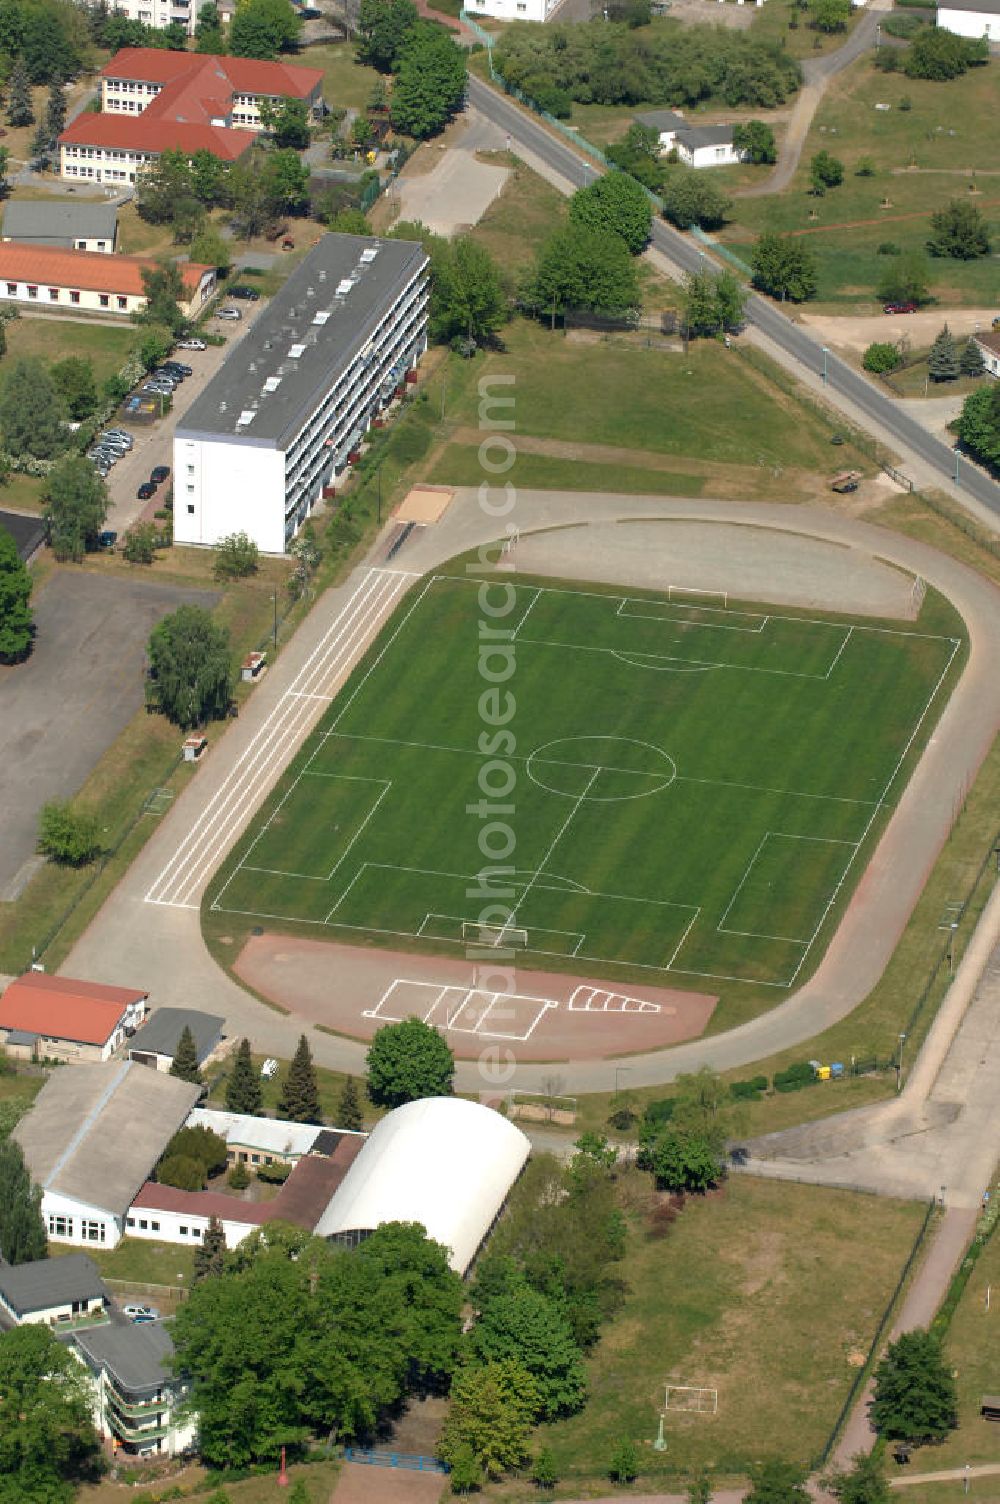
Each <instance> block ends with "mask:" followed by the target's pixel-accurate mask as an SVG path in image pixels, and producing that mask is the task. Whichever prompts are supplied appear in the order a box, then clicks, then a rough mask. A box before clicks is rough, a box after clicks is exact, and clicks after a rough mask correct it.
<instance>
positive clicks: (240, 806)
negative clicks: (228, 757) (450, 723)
mask: <svg viewBox="0 0 1000 1504" xmlns="http://www.w3.org/2000/svg"><path fill="white" fill-rule="evenodd" d="M384 605H385V603H384V601H381V600H380V602H379V603H378V604H377V606H376V612H377V615H376V617H375V619H374V621H373V623H372V625H374V626H375V627H377V625H378V620H379V619H380V615H381V611H382V609H383V607H384ZM367 625H368V623H367V621H366V623H364V626H367ZM362 629H363V628H362ZM359 649H363V644H361V645H359V644H357V643H355V644H348V645H346V646H345V648H344V649H343V650H342V651H343V653H344V654H346V655H350V654H354V653H356V652H357V651H359ZM342 664H343V660H341V661H340V662H339V663H338V664H336V665H334V666H333V669H332V671H336V670H337V669H338V668H340V667H341V666H342ZM300 707H301V709H303V710H304V711H305V715H304V716H302V715H301V714H293V716H292V717H291V718H290V722H289V724H288V725H287V726H286V727H285V728H284V729H283V730H282V731H281V732H280V733H279V734H278V735H277V736H275V737H274V738H273V740H272V746H273V752H274V757H273V758H270V759H266V760H265V763H264V767H263V773H264V776H265V777H266V775H267V773H268V771H269V768H268V764H269V763H271V764H272V765H273V763H274V762H277V763H278V764H279V765H278V766H277V769H276V770H274V769H273V766H272V769H271V771H273V778H272V782H273V781H275V780H276V779H277V777H278V776H280V773H281V771H283V769H284V767H285V766H287V764H288V762H290V761H291V759H292V757H293V756H294V754H295V752H296V751H297V750H298V747H299V745H300V744H301V741H302V739H303V737H304V735H305V734H307V732H308V731H309V730H310V729H311V725H312V712H311V710H310V709H309V707H308V706H304V705H302V703H301V702H300ZM260 760H261V758H260V753H258V755H257V757H256V758H255V764H256V763H259V762H260ZM260 783H261V778H260V776H259V775H255V772H254V769H253V768H251V769H248V770H245V773H244V779H243V787H242V789H240V788H239V787H238V786H237V787H236V788H234V789H233V791H232V794H233V797H232V801H231V805H230V808H229V809H228V810H222V811H220V812H219V814H220V815H224V816H225V817H226V824H225V826H224V827H223V829H222V831H221V832H219V833H218V835H215V836H212V833H211V831H210V830H206V831H205V832H203V837H202V839H203V841H204V840H205V839H207V838H209V837H211V839H212V842H213V845H212V846H211V847H210V848H209V849H208V850H207V851H204V850H203V851H202V852H200V853H199V858H200V868H199V870H197V871H195V872H194V873H193V874H192V873H190V872H189V873H188V874H187V877H188V880H189V882H190V883H192V884H193V886H194V888H195V889H196V888H197V885H198V884H199V883H200V882H201V881H203V880H204V879H205V878H207V877H208V876H209V875H210V870H209V869H210V868H211V866H212V865H213V864H214V865H217V864H218V861H219V860H220V859H221V855H222V852H221V851H220V850H219V846H220V841H221V843H223V844H224V845H225V848H226V849H228V846H229V845H231V844H232V841H233V840H234V839H235V838H236V836H237V835H238V832H239V829H240V828H242V826H243V825H244V824H245V823H246V820H247V819H248V818H249V816H250V815H251V814H252V812H253V809H254V807H255V805H256V804H258V803H259V802H260V801H261V799H262V798H263V797H265V792H266V791H262V790H261V788H260ZM217 818H218V816H216V819H217ZM213 823H215V822H214V821H213ZM239 870H240V868H239V866H237V867H236V868H235V869H234V871H233V873H232V874H231V875H230V877H229V878H228V879H227V881H226V883H225V885H224V886H223V888H222V889H221V890H220V892H219V894H218V895H217V897H216V900H215V902H214V904H213V907H219V903H218V900H219V898H221V896H222V894H223V893H224V892H225V891H226V888H228V886H229V883H230V882H231V881H232V880H233V878H234V877H235V875H236V872H238V871H239ZM178 880H179V879H178ZM154 901H155V900H154ZM160 901H164V900H163V899H160Z"/></svg>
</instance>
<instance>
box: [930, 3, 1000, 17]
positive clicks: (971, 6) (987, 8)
mask: <svg viewBox="0 0 1000 1504" xmlns="http://www.w3.org/2000/svg"><path fill="white" fill-rule="evenodd" d="M938 10H971V11H978V12H979V13H980V15H983V16H997V15H1000V0H940V3H939V4H938Z"/></svg>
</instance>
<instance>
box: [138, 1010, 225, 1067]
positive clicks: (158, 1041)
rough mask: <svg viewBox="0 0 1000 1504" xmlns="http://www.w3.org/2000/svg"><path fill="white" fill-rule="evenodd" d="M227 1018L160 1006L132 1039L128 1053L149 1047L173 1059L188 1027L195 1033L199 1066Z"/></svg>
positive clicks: (220, 1035) (150, 1049) (214, 1042)
mask: <svg viewBox="0 0 1000 1504" xmlns="http://www.w3.org/2000/svg"><path fill="white" fill-rule="evenodd" d="M225 1021H226V1020H225V1019H224V1018H220V1017H219V1016H218V1014H216V1013H199V1012H198V1010H197V1009H195V1008H157V1009H156V1011H155V1012H154V1013H153V1015H152V1017H151V1018H149V1019H148V1020H147V1021H146V1023H144V1024H143V1026H142V1028H141V1029H139V1030H138V1032H137V1033H136V1034H135V1036H134V1038H133V1039H132V1040H131V1042H130V1044H129V1054H130V1055H131V1054H134V1053H135V1052H136V1051H139V1050H148V1051H149V1052H150V1054H153V1055H169V1056H170V1058H171V1060H172V1059H173V1057H174V1055H175V1054H176V1053H177V1045H178V1042H179V1040H180V1037H181V1034H182V1033H183V1032H184V1029H185V1027H186V1028H188V1029H190V1030H191V1033H192V1034H193V1035H194V1047H195V1049H196V1050H197V1052H198V1064H199V1065H200V1064H201V1062H202V1061H203V1060H204V1059H205V1057H206V1056H207V1055H210V1054H211V1053H212V1051H213V1050H214V1049H215V1046H216V1045H217V1044H218V1042H219V1040H220V1039H221V1038H222V1026H223V1024H224V1023H225Z"/></svg>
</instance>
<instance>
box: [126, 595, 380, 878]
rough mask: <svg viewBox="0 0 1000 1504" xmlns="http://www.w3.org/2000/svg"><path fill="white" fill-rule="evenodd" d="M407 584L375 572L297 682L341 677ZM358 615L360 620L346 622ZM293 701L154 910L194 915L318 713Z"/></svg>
mask: <svg viewBox="0 0 1000 1504" xmlns="http://www.w3.org/2000/svg"><path fill="white" fill-rule="evenodd" d="M387 583H388V590H387V589H386V584H387ZM401 583H402V584H403V585H404V586H405V577H403V576H401V575H399V574H392V575H390V576H389V579H388V581H386V580H385V579H384V578H383V577H382V576H381V574H380V572H379V571H374V570H371V571H369V573H368V575H367V576H366V577H365V580H364V581H363V582H362V583H361V585H359V586H358V589H357V590H356V591H355V593H354V595H353V596H352V597H351V599H350V601H348V602H347V603H346V604H345V606H344V608H343V609H342V610H341V612H340V613H339V614H338V616H337V618H336V621H335V622H334V623H333V625H332V626H331V628H330V630H329V632H328V633H327V634H326V636H325V637H324V638H323V639H322V641H321V642H320V643H319V644H318V645H317V647H316V648H314V650H313V652H312V654H311V655H310V657H309V659H308V661H307V663H306V664H305V665H304V667H303V668H302V669H301V670H300V672H299V675H298V678H297V679H296V681H295V682H296V683H299V682H302V681H305V682H306V683H309V682H310V681H315V680H316V679H317V678H323V677H325V676H328V675H330V674H333V673H336V672H338V671H340V669H341V668H342V667H343V665H344V663H345V662H349V661H350V658H351V656H352V655H355V654H358V653H359V652H360V651H362V650H363V646H364V640H365V634H366V633H367V632H368V631H369V630H370V629H371V628H372V627H373V626H377V624H378V621H379V620H380V618H381V616H382V615H384V613H385V611H386V610H387V609H390V608H391V606H392V603H393V601H394V600H395V598H396V596H397V595H398V592H399V589H400V584H401ZM351 607H353V608H354V614H353V615H352V616H347V613H348V611H349V609H350V608H351ZM345 617H346V619H345ZM317 660H318V661H317ZM287 699H288V696H287V694H285V695H283V696H282V697H281V699H280V700H279V701H278V703H277V704H276V705H275V706H274V708H273V709H272V711H271V713H270V715H269V716H268V718H267V720H266V721H265V723H264V725H263V726H262V727H261V728H260V730H259V731H258V732H257V734H256V735H255V736H254V738H253V740H252V741H251V743H250V745H249V746H248V747H247V748H246V750H245V751H244V753H243V754H242V756H241V757H240V759H239V761H238V762H237V764H236V766H235V767H234V768H233V769H232V771H231V772H230V774H229V775H228V776H227V778H226V780H225V782H224V783H223V784H222V786H221V787H220V788H219V789H218V790H217V791H216V793H215V794H214V795H213V797H212V799H211V800H210V801H209V803H208V804H207V805H206V807H205V809H204V810H203V811H202V813H201V815H200V816H199V817H198V819H197V820H196V821H195V823H194V824H193V826H192V827H191V829H190V830H189V831H188V833H187V835H186V836H185V838H184V840H183V841H182V842H181V844H180V845H179V846H178V848H177V850H176V851H175V852H174V855H173V856H172V857H171V858H170V861H169V862H167V864H166V865H165V866H164V867H163V869H162V870H161V872H160V873H159V875H158V876H157V878H156V879H155V881H154V882H153V884H152V885H151V887H150V889H149V891H148V893H147V894H146V901H147V903H167V904H170V903H182V904H185V906H188V907H194V905H191V904H189V903H186V901H187V900H188V899H190V898H191V897H192V896H193V895H194V893H195V892H196V890H197V888H198V886H199V884H200V883H201V882H202V881H203V879H204V878H205V877H206V876H207V875H208V871H209V869H210V868H211V867H212V866H213V865H215V864H217V862H218V861H219V859H220V857H221V855H222V853H223V851H224V850H225V849H226V848H227V847H228V845H229V844H230V843H231V841H232V839H233V837H234V836H235V834H236V833H237V832H238V830H239V828H240V827H241V825H242V824H243V823H244V821H245V818H246V815H247V814H248V813H249V811H250V810H251V809H252V808H253V807H254V805H255V804H256V803H257V802H258V801H259V799H260V798H261V797H263V795H262V790H261V783H262V779H263V778H264V777H266V775H267V773H268V772H269V771H273V770H274V769H275V768H277V769H278V770H279V771H280V769H281V768H283V767H284V766H285V764H286V762H287V761H288V758H289V756H290V755H291V753H292V752H293V751H294V750H295V748H296V746H297V744H298V740H299V739H300V736H301V733H302V731H303V730H304V729H305V728H307V727H308V725H309V722H310V718H311V716H312V715H313V713H314V712H313V711H312V708H311V706H310V704H309V702H308V701H303V700H302V699H300V698H299V699H298V700H297V703H296V702H295V701H294V700H293V701H292V706H293V708H292V709H291V710H289V707H288V705H286V703H285V702H286V700H287ZM220 822H221V825H220Z"/></svg>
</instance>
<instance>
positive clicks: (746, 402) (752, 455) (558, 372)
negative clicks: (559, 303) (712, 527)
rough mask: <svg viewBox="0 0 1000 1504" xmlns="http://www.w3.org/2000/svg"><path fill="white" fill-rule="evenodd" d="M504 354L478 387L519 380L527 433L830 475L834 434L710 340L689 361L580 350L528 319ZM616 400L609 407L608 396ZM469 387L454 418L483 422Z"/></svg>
mask: <svg viewBox="0 0 1000 1504" xmlns="http://www.w3.org/2000/svg"><path fill="white" fill-rule="evenodd" d="M504 345H505V348H504V350H503V351H501V352H497V353H495V354H492V353H491V354H488V355H486V356H485V357H484V358H483V359H482V362H481V363H480V361H479V360H477V361H476V363H475V374H476V378H477V380H478V381H482V380H488V379H489V377H490V376H491V375H496V376H499V375H507V376H510V375H513V377H514V385H513V387H512V389H511V390H512V392H513V395H514V401H515V408H514V421H515V426H516V429H517V431H518V432H521V433H528V434H533V435H538V436H540V437H544V438H551V439H562V440H569V441H573V440H576V441H577V442H580V443H587V444H613V445H616V446H622V447H632V448H635V449H646V450H651V451H653V452H654V453H659V454H674V455H692V456H696V457H697V458H699V459H702V460H717V461H722V462H724V463H731V464H740V465H743V464H761V465H775V464H780V465H782V466H784V467H790V466H792V467H802V468H804V469H822V470H828V469H829V467H830V456H829V435H828V434H827V433H824V432H823V431H822V430H821V428H820V425H819V424H818V423H815V422H809V421H808V419H805V417H804V414H803V411H802V409H801V408H800V407H799V405H798V403H796V402H795V401H794V400H793V399H791V398H790V397H786V396H785V394H784V393H783V392H781V391H779V390H777V389H776V388H775V387H773V386H772V385H771V383H770V382H768V381H766V380H764V378H763V377H760V376H758V375H757V373H755V372H752V371H751V370H750V369H749V368H748V367H747V365H746V364H745V363H743V362H740V361H737V360H735V359H734V358H733V354H732V352H731V351H727V350H725V349H724V348H723V347H722V346H721V345H719V344H717V343H715V342H714V341H711V340H703V341H696V342H693V343H692V345H691V348H690V350H689V352H688V353H687V354H686V355H682V354H680V353H675V354H665V353H664V352H663V351H662V350H654V349H646V348H643V347H638V348H634V347H624V346H620V345H612V344H604V345H601V346H600V347H599V349H596V350H595V348H594V347H593V346H591V345H582V344H575V343H572V342H570V341H568V340H565V339H563V338H561V337H560V336H559V335H558V334H556V335H553V334H552V333H551V332H550V331H549V330H548V329H546V328H544V327H543V326H542V325H541V324H538V323H531V322H528V321H527V320H520V321H517V322H515V323H513V324H511V325H510V326H509V327H508V328H507V329H506V330H505V331H504ZM611 393H614V394H616V397H615V400H614V401H611V400H609V394H611ZM478 405H479V396H478V391H477V388H476V385H475V383H473V382H471V381H469V382H467V383H466V384H465V387H464V389H463V391H462V393H461V395H460V396H459V397H458V398H449V405H448V415H449V417H450V418H452V419H453V420H457V421H459V422H463V423H475V422H477V421H478V419H477V414H478Z"/></svg>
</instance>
